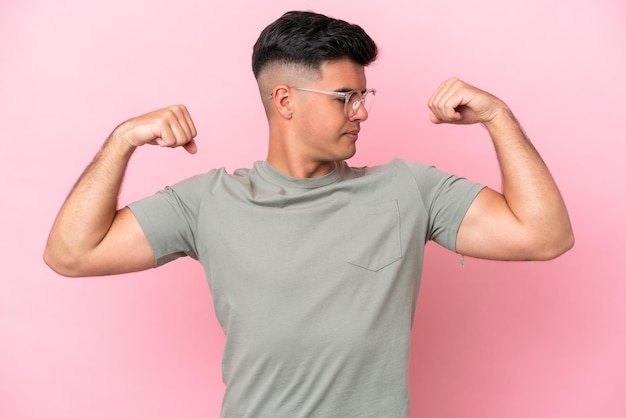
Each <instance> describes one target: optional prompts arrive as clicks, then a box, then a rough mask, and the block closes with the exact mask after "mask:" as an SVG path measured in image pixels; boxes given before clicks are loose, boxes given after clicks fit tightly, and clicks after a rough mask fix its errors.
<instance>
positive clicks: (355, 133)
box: [345, 129, 361, 139]
mask: <svg viewBox="0 0 626 418" xmlns="http://www.w3.org/2000/svg"><path fill="white" fill-rule="evenodd" d="M359 132H361V130H360V129H353V130H351V131H348V132H346V133H345V135H346V136H349V137H351V138H354V139H357V138H358V137H359Z"/></svg>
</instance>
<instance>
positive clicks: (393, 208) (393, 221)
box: [346, 200, 402, 271]
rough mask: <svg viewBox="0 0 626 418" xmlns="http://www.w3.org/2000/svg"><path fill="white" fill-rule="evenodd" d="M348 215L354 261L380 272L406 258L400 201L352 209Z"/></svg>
mask: <svg viewBox="0 0 626 418" xmlns="http://www.w3.org/2000/svg"><path fill="white" fill-rule="evenodd" d="M347 216H348V217H349V220H347V222H346V224H347V226H348V230H347V233H348V240H347V242H348V248H347V257H348V262H349V263H350V264H353V265H355V266H359V267H363V268H365V269H368V270H371V271H379V270H381V269H383V268H384V267H387V266H388V265H390V264H392V263H394V262H396V261H398V260H399V259H401V258H402V244H401V241H400V213H399V209H398V202H397V200H388V201H382V202H375V203H371V204H364V205H362V206H360V207H358V208H351V210H350V213H348V215H347Z"/></svg>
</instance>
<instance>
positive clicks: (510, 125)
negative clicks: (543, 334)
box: [429, 78, 574, 260]
mask: <svg viewBox="0 0 626 418" xmlns="http://www.w3.org/2000/svg"><path fill="white" fill-rule="evenodd" d="M429 107H430V109H431V111H432V115H431V121H432V122H434V123H455V124H472V123H481V124H483V126H484V127H485V128H486V129H487V131H488V132H489V135H490V136H491V139H492V140H493V144H494V147H495V150H496V154H497V157H498V161H499V163H500V169H501V172H502V193H498V192H496V191H494V190H491V189H488V188H486V189H484V190H482V191H481V192H480V193H479V194H478V196H477V197H476V199H475V201H474V202H473V203H472V205H471V206H470V208H469V210H468V212H467V214H466V215H465V218H464V219H463V222H462V223H461V227H460V228H459V232H458V234H457V245H456V250H457V252H458V253H460V254H464V255H468V256H472V257H478V258H488V259H496V260H548V259H552V258H555V257H558V256H559V255H561V254H563V253H564V252H566V251H567V250H569V249H570V248H571V247H572V246H573V245H574V235H573V232H572V227H571V225H570V220H569V216H568V213H567V208H566V207H565V203H564V201H563V198H562V196H561V193H560V192H559V189H558V187H557V185H556V183H555V181H554V179H553V178H552V175H551V174H550V171H549V170H548V167H547V166H546V165H545V163H544V162H543V160H542V158H541V157H540V155H539V153H538V152H537V151H536V150H535V148H534V147H533V145H532V144H531V142H530V140H529V139H528V138H527V137H526V135H525V133H524V131H523V130H522V128H521V126H520V125H519V123H518V122H517V120H516V119H515V117H514V116H513V113H512V112H511V110H510V109H509V108H508V107H507V106H506V105H505V104H504V103H503V102H502V101H501V100H499V99H498V98H496V97H494V96H492V95H491V94H489V93H487V92H484V91H482V90H479V89H477V88H475V87H472V86H470V85H468V84H466V83H464V82H462V81H461V80H458V79H455V78H452V79H450V80H448V81H446V82H444V83H443V84H442V85H441V87H440V88H439V89H438V90H437V91H436V92H435V94H434V95H433V96H432V98H431V100H430V102H429Z"/></svg>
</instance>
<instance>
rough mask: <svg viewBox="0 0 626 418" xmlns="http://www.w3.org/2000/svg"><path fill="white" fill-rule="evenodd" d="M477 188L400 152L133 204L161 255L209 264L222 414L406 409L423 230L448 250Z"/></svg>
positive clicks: (189, 187)
mask: <svg viewBox="0 0 626 418" xmlns="http://www.w3.org/2000/svg"><path fill="white" fill-rule="evenodd" d="M481 189H482V186H481V185H478V184H476V183H473V182H470V181H468V180H466V179H463V178H459V177H456V176H452V175H449V174H447V173H444V172H441V171H439V170H437V169H436V168H434V167H428V166H424V165H421V164H415V163H409V162H405V161H402V160H393V161H392V162H390V163H388V164H385V165H381V166H376V167H365V168H351V167H349V166H348V165H347V164H346V163H344V162H342V163H338V164H337V166H336V168H335V170H334V171H332V172H331V173H329V174H328V175H326V176H324V177H320V178H314V179H296V178H291V177H288V176H286V175H284V174H282V173H280V172H278V171H277V170H275V169H273V168H272V167H271V166H270V165H269V164H268V163H267V162H257V163H255V164H254V167H253V168H252V169H240V170H237V171H235V172H234V173H233V174H229V173H227V172H226V171H225V170H223V169H218V170H213V171H210V172H209V173H206V174H203V175H199V176H195V177H192V178H190V179H188V180H185V181H183V182H181V183H179V184H177V185H175V186H172V187H167V188H166V189H164V190H163V191H160V192H158V193H157V194H155V195H154V196H151V197H148V198H146V199H143V200H141V201H138V202H135V203H133V204H131V205H129V207H130V208H131V210H132V211H133V213H134V214H135V216H136V217H137V219H138V221H139V223H140V224H141V226H142V228H143V230H144V233H145V234H146V237H147V238H148V240H149V242H150V244H151V246H152V248H153V250H154V253H155V256H156V265H161V264H163V263H166V262H168V261H171V260H173V259H175V258H177V257H180V256H183V255H188V256H191V257H193V258H195V259H198V260H199V261H200V262H201V263H202V265H203V266H204V269H205V272H206V278H207V281H208V284H209V287H210V290H211V293H212V296H213V301H214V307H215V312H216V315H217V318H218V320H219V322H220V324H221V326H222V328H223V330H224V333H225V334H226V346H225V349H224V355H223V362H222V376H223V380H224V383H225V384H226V392H225V395H224V399H223V403H222V417H225V418H226V417H229V418H230V417H237V418H242V417H255V418H259V417H268V418H281V417H285V418H287V417H288V418H294V417H324V418H327V417H342V418H351V417H354V418H357V417H358V418H364V417H375V418H380V417H386V418H389V417H407V416H408V414H409V391H408V364H409V350H410V347H409V345H410V333H411V326H412V324H413V315H414V311H415V303H416V300H417V294H418V290H419V283H420V276H421V272H422V261H423V253H424V245H425V243H426V241H428V240H434V241H436V242H438V243H439V244H441V245H443V246H445V247H447V248H449V249H451V250H454V248H455V242H456V234H457V231H458V228H459V225H460V223H461V220H462V219H463V216H464V215H465V213H466V211H467V209H468V208H469V206H470V204H471V202H472V201H473V200H474V198H475V196H476V194H477V193H478V192H479V191H480V190H481Z"/></svg>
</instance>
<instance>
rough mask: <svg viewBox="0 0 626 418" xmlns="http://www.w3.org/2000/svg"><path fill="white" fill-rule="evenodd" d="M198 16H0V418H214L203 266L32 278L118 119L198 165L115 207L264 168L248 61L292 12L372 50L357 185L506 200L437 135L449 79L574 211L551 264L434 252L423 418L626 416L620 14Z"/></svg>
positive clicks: (139, 174)
mask: <svg viewBox="0 0 626 418" xmlns="http://www.w3.org/2000/svg"><path fill="white" fill-rule="evenodd" d="M211 3H216V2H211ZM208 4H209V2H200V1H191V0H179V1H176V2H174V1H167V2H166V1H161V0H109V1H106V2H104V1H102V2H98V3H97V4H96V2H87V1H78V0H58V1H54V2H50V1H43V0H19V1H18V0H2V3H0V127H1V128H2V132H1V134H0V138H1V142H2V147H1V148H0V177H1V178H2V179H3V193H2V194H0V200H1V201H0V203H1V208H2V209H1V210H2V213H1V214H2V216H1V217H0V231H1V236H2V238H1V239H0V254H1V255H0V257H1V261H2V266H3V268H2V273H0V277H1V279H0V417H3V418H4V417H10V418H42V417H43V418H47V417H59V418H60V417H63V418H75V417H76V418H78V417H81V418H83V417H93V418H99V417H103V418H104V417H107V418H108V417H112V416H115V417H123V418H124V417H157V418H158V417H191V418H193V417H217V416H218V413H219V412H218V411H219V405H220V400H221V395H222V393H223V385H222V383H221V380H220V364H221V351H222V347H223V342H224V337H223V335H222V332H221V330H220V329H219V327H218V324H217V322H216V320H215V317H214V313H213V308H212V304H211V297H210V294H209V291H208V288H207V285H206V282H205V279H204V277H203V273H202V270H201V268H200V266H199V265H197V264H195V263H194V262H192V261H190V260H183V261H178V262H175V263H172V264H170V265H168V266H166V267H164V268H162V269H158V270H153V271H148V272H143V273H140V274H132V275H127V276H120V277H115V278H90V279H67V278H62V277H60V276H57V275H56V274H54V273H53V272H52V271H50V270H48V269H47V268H46V266H45V265H44V264H43V262H42V260H41V254H42V250H43V246H44V243H45V240H46V236H47V233H48V230H49V227H50V225H51V223H52V220H53V218H54V216H55V214H56V211H57V210H58V208H59V206H60V205H61V203H62V201H63V199H64V198H65V195H66V194H67V192H68V191H69V188H70V187H71V185H72V184H73V182H74V181H75V179H76V178H77V177H78V175H79V174H80V172H81V171H82V169H83V167H84V166H85V165H86V164H87V163H88V162H89V161H90V160H91V158H92V156H93V155H94V153H95V152H96V151H97V150H98V148H99V146H100V144H101V143H102V141H103V140H104V139H105V138H106V136H107V135H108V133H109V132H110V131H111V130H112V129H113V128H114V127H115V126H116V125H117V124H118V123H119V122H121V121H123V120H124V119H126V118H129V117H131V116H134V115H137V114H140V113H144V112H146V111H149V110H152V109H155V108H159V107H163V106H166V105H169V104H174V103H185V104H187V105H188V107H189V109H190V111H191V113H192V115H193V116H194V117H195V121H196V125H197V127H198V130H199V132H200V133H199V138H198V142H199V146H200V151H199V153H198V154H197V155H195V156H190V155H188V154H186V153H185V152H183V151H182V150H180V149H177V150H163V149H157V148H146V149H142V150H140V152H138V153H137V154H136V155H135V157H134V158H133V161H132V166H131V168H130V171H129V173H128V176H127V181H126V183H125V187H124V190H123V193H122V197H121V201H122V202H128V201H130V200H134V199H138V198H140V197H143V196H145V195H147V194H151V193H152V192H154V191H155V190H157V189H159V188H161V187H163V186H164V185H166V184H169V183H173V182H175V181H177V180H179V179H182V178H184V177H187V176H189V175H191V174H196V173H199V172H203V171H206V170H208V169H210V168H213V167H219V166H226V167H227V168H229V169H233V168H236V167H239V166H249V165H250V164H251V163H252V162H253V161H254V160H257V159H263V158H264V157H265V151H266V139H267V128H266V125H265V120H264V116H263V114H262V109H261V104H260V101H259V99H258V96H257V92H256V86H255V82H254V78H253V76H252V73H251V70H250V52H251V47H252V44H253V43H254V41H255V39H256V37H257V35H258V33H259V32H260V31H261V29H262V28H263V27H264V26H265V25H266V24H268V23H269V22H270V21H272V20H274V19H275V18H277V17H278V16H280V15H281V14H282V13H283V12H284V11H286V10H289V9H313V10H315V11H319V12H324V13H327V14H330V15H334V16H336V17H340V18H344V19H346V20H349V21H353V22H357V23H359V24H361V25H362V26H363V27H364V28H365V29H366V30H367V31H368V32H369V33H370V34H371V35H372V37H373V38H374V39H375V40H376V41H377V42H378V44H379V46H380V48H381V51H382V53H381V57H380V61H379V62H378V63H376V64H375V65H374V66H373V67H372V68H370V69H369V72H368V76H369V84H370V86H372V87H376V88H377V89H378V91H379V95H378V98H377V103H376V105H375V108H374V111H373V113H372V114H371V117H370V120H369V121H368V122H367V123H366V124H365V125H364V128H365V129H364V131H363V132H362V135H361V139H360V141H359V153H358V155H357V157H356V158H354V160H353V163H354V164H357V165H363V164H376V163H382V162H386V161H388V160H389V159H390V158H392V157H393V156H399V157H402V158H406V159H411V160H416V161H422V162H428V163H433V164H436V165H437V166H439V167H440V168H442V169H445V170H449V171H453V172H456V173H459V174H463V175H465V176H467V177H470V178H472V179H475V180H478V181H481V182H484V183H486V184H488V185H490V186H493V187H496V188H497V187H498V186H499V175H498V170H497V166H496V163H495V159H494V154H493V151H492V147H491V144H490V141H489V140H488V139H487V138H486V137H485V132H484V130H482V129H481V128H480V127H450V126H434V125H431V124H430V123H429V122H428V111H427V109H426V101H427V99H428V97H429V96H430V93H431V92H432V91H433V90H434V89H435V88H436V87H437V86H438V85H439V83H440V82H441V81H443V80H444V79H445V78H447V77H449V76H452V75H456V76H459V77H460V78H462V79H464V80H466V81H468V82H470V83H472V84H475V85H477V86H480V87H482V88H484V89H486V90H489V91H491V92H493V93H495V94H496V95H498V96H500V97H501V98H503V99H504V100H505V101H507V102H508V104H509V105H510V106H511V107H512V108H513V110H514V111H515V113H516V115H517V116H518V118H519V119H520V120H521V121H522V122H523V124H524V126H525V128H526V130H527V132H528V134H529V135H530V136H531V137H532V139H533V141H534V143H535V145H536V146H537V147H538V148H539V150H540V151H541V153H542V155H543V157H544V159H545V160H546V161H547V162H548V164H549V166H550V167H551V169H552V172H553V174H554V176H555V177H556V178H557V180H558V182H559V184H560V186H561V189H562V192H563V194H564V196H565V199H566V201H567V203H568V206H569V209H570V213H571V217H572V222H573V224H574V228H575V233H576V238H577V243H576V246H575V248H574V249H573V250H572V251H571V252H569V253H567V254H566V255H565V256H563V257H562V258H560V259H558V260H556V261H552V262H547V263H497V262H486V261H479V260H473V259H468V260H466V264H465V266H464V267H460V265H459V262H458V256H456V255H454V254H451V253H449V252H446V251H445V250H442V249H440V248H438V247H436V246H435V245H431V246H429V247H428V249H427V251H428V256H429V258H428V262H427V265H426V266H425V272H424V278H423V285H422V292H421V294H420V299H419V304H418V308H417V313H416V321H415V328H414V333H413V336H414V338H413V348H412V361H411V396H412V416H413V417H429V418H458V417H471V418H473V417H481V418H492V417H493V418H496V417H498V418H501V417H510V418H522V417H550V418H558V417H568V418H578V417H581V418H582V417H603V418H618V417H622V418H623V417H625V416H626V397H625V396H624V394H625V393H626V354H625V353H626V336H625V334H626V302H625V300H626V284H625V281H624V278H625V276H626V274H625V273H624V260H625V257H626V251H625V250H626V246H625V245H624V241H623V237H624V234H625V233H626V227H625V222H624V218H623V216H624V213H625V211H626V203H625V198H624V196H625V192H624V191H625V187H624V174H623V168H624V164H625V158H624V156H625V151H626V147H625V146H624V139H625V135H624V131H623V129H624V126H623V125H624V124H623V122H624V120H625V119H626V118H625V116H624V104H623V102H624V97H625V96H626V82H625V75H626V24H625V23H626V6H624V2H623V0H586V1H585V0H555V1H544V0H509V1H506V2H505V1H501V0H479V1H475V2H466V1H461V0H448V1H446V2H442V1H439V0H423V1H413V0H410V1H409V0H407V1H384V2H380V1H372V0H364V1H361V2H357V3H354V2H346V1H343V2H337V1H334V0H332V1H331V0H317V1H312V0H311V1H279V0H269V1H268V0H266V1H263V2H247V3H246V2H241V1H231V2H218V4H219V5H214V4H213V5H208ZM261 5H262V6H261Z"/></svg>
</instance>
